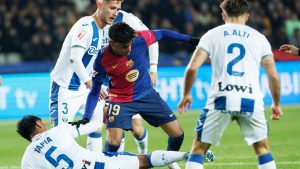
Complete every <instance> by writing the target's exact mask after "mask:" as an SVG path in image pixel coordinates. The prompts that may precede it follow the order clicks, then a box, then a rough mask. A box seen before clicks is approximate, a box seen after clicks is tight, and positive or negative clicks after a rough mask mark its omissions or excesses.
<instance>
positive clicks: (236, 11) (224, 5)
mask: <svg viewBox="0 0 300 169" xmlns="http://www.w3.org/2000/svg"><path fill="white" fill-rule="evenodd" d="M220 8H221V9H222V10H223V11H225V12H226V14H227V15H228V16H229V17H238V16H241V15H243V14H245V13H248V12H249V10H250V5H249V3H248V2H247V0H223V1H222V2H221V5H220Z"/></svg>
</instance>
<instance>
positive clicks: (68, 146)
mask: <svg viewBox="0 0 300 169" xmlns="http://www.w3.org/2000/svg"><path fill="white" fill-rule="evenodd" d="M72 127H73V126H70V125H69V124H62V125H59V126H57V127H55V128H52V129H50V130H48V131H46V132H43V133H42V134H39V135H36V136H35V137H34V138H33V139H32V143H31V144H30V145H29V146H28V147H27V149H26V152H25V154H24V156H23V159H22V168H26V167H28V168H30V167H31V168H43V169H50V168H74V169H76V168H78V169H79V168H83V167H84V166H85V167H86V168H93V166H94V165H95V161H96V158H97V159H101V157H99V156H101V153H96V152H92V151H89V150H87V149H84V148H83V147H81V146H80V145H78V144H77V142H76V141H75V140H74V139H73V136H72V135H73V134H74V135H75V134H76V133H74V132H77V131H76V129H74V127H73V128H72Z"/></svg>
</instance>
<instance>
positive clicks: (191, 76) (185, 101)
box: [178, 47, 208, 114]
mask: <svg viewBox="0 0 300 169" xmlns="http://www.w3.org/2000/svg"><path fill="white" fill-rule="evenodd" d="M207 57H208V53H207V52H206V51H205V50H203V49H202V48H200V47H198V48H196V50H195V51H194V53H193V55H192V58H191V60H190V62H189V64H188V66H187V68H186V70H185V75H184V87H183V98H182V99H181V101H180V103H179V104H178V111H179V113H181V114H184V113H185V112H186V106H188V108H190V106H191V103H192V97H191V89H192V86H193V84H194V82H195V80H196V77H197V73H198V69H199V67H200V66H201V65H202V64H203V63H204V61H205V60H206V59H207Z"/></svg>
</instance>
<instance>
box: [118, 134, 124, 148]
mask: <svg viewBox="0 0 300 169" xmlns="http://www.w3.org/2000/svg"><path fill="white" fill-rule="evenodd" d="M124 150H125V133H124V132H123V136H122V140H121V144H120V147H119V149H118V151H117V152H124Z"/></svg>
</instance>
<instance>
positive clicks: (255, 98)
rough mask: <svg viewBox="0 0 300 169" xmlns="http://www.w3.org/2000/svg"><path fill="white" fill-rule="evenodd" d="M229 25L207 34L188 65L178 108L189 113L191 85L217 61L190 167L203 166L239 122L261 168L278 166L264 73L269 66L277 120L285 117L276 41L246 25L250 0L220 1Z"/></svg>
mask: <svg viewBox="0 0 300 169" xmlns="http://www.w3.org/2000/svg"><path fill="white" fill-rule="evenodd" d="M220 7H221V9H222V18H223V20H224V21H225V24H224V25H221V26H218V27H216V28H214V29H212V30H210V31H208V32H207V33H206V34H204V35H203V36H202V38H201V40H200V42H199V44H198V46H197V48H196V50H195V51H194V54H193V56H192V58H191V60H190V63H189V64H188V66H187V69H186V73H185V77H184V93H183V98H182V99H181V101H180V103H179V105H178V110H179V112H180V113H181V114H184V113H185V112H186V106H188V107H189V106H190V105H191V103H192V97H191V88H192V85H193V82H194V81H195V78H196V75H197V71H198V68H199V67H200V66H201V65H202V63H203V62H204V61H205V60H206V59H207V57H209V58H210V59H211V63H212V82H211V90H210V92H209V94H208V99H207V102H206V106H205V109H204V110H203V112H202V113H201V115H200V116H199V119H198V122H197V127H196V131H197V137H196V139H195V140H194V143H193V147H192V155H191V156H190V158H189V160H188V162H187V164H186V168H187V169H203V156H204V154H205V153H206V151H207V150H208V149H209V147H210V146H211V145H212V144H214V145H218V144H219V141H220V138H221V136H222V134H223V131H224V130H225V128H227V126H228V125H229V124H230V123H231V122H232V121H234V120H236V121H237V123H238V125H239V127H240V129H241V132H242V133H243V136H244V138H245V141H246V142H247V144H248V145H252V146H253V148H254V151H255V153H256V155H257V158H258V168H259V169H275V168H276V166H275V162H274V160H273V157H272V155H271V153H270V149H269V144H268V125H267V122H266V118H265V114H264V103H263V94H262V92H261V91H260V85H259V72H260V64H262V65H263V67H264V69H265V71H266V72H267V74H268V78H269V87H270V91H271V94H272V99H273V105H272V119H273V120H279V119H280V117H281V115H282V111H281V108H280V81H279V78H278V73H277V71H276V67H275V62H274V58H273V54H272V50H271V46H270V44H269V42H268V40H267V39H266V37H265V36H264V35H262V34H261V33H259V32H257V31H256V30H254V29H252V28H251V27H249V26H246V25H245V23H246V21H247V20H248V17H249V13H248V10H249V4H248V2H247V1H246V0H224V1H222V3H221V5H220Z"/></svg>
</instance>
